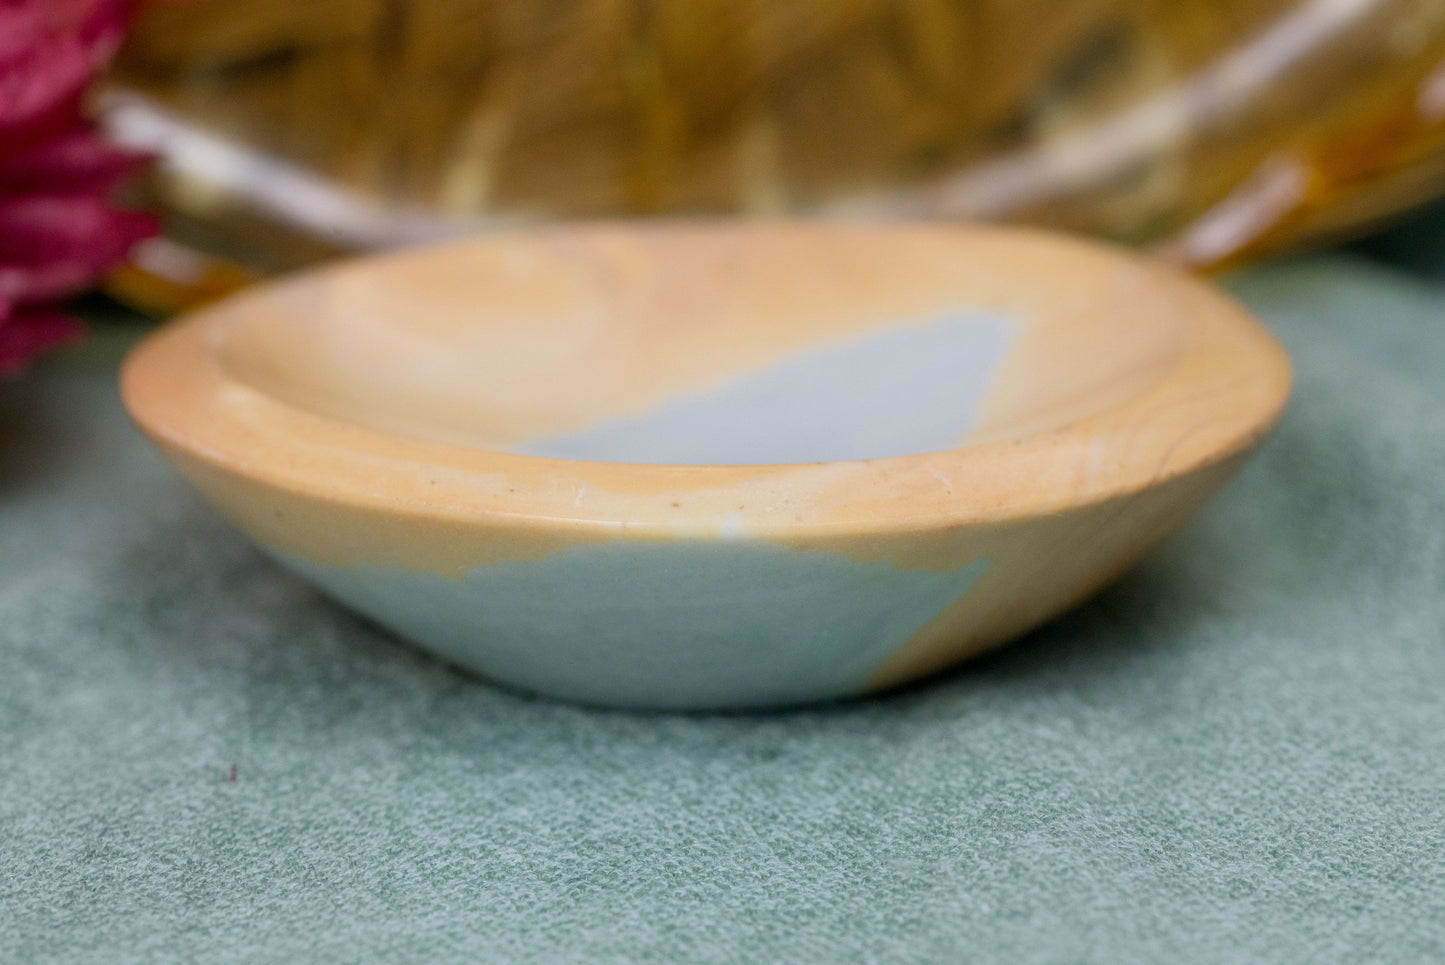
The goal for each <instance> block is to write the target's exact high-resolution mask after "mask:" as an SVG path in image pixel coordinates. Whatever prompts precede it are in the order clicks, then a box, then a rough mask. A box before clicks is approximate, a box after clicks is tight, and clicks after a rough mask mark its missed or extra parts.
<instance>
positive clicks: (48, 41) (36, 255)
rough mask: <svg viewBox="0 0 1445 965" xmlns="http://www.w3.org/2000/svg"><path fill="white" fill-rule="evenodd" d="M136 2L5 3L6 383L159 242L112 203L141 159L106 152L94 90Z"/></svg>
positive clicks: (71, 328)
mask: <svg viewBox="0 0 1445 965" xmlns="http://www.w3.org/2000/svg"><path fill="white" fill-rule="evenodd" d="M133 9H134V0H0V375H5V374H14V373H16V372H19V371H20V370H21V369H22V368H23V367H24V366H25V364H26V363H27V362H28V361H29V360H30V359H31V358H33V357H34V356H35V355H36V354H38V353H39V352H41V351H43V350H45V349H47V348H50V347H52V346H55V345H58V344H60V343H63V342H66V341H69V340H71V339H72V338H74V337H75V336H76V335H78V334H79V332H80V326H79V323H78V322H77V321H76V320H75V319H73V318H71V317H70V316H69V315H67V314H66V313H65V312H64V311H62V310H61V309H59V308H57V307H56V303H57V302H58V301H59V300H60V299H63V298H66V297H68V296H70V295H74V294H76V293H77V292H80V291H83V290H85V289H86V288H89V287H91V286H92V285H94V284H95V282H96V281H97V280H98V279H99V278H101V277H102V276H103V275H104V274H105V273H106V272H108V271H109V270H110V269H111V268H113V267H115V266H116V265H117V264H118V263H119V262H120V261H121V260H122V259H124V258H125V255H126V253H127V252H128V251H129V250H130V248H131V246H132V245H134V244H135V243H136V242H138V241H141V240H142V239H145V238H149V237H151V236H153V235H155V234H156V233H158V231H159V224H158V223H157V221H156V220H155V219H154V218H153V217H151V216H150V215H146V214H141V213H138V212H134V211H125V210H122V209H119V208H116V207H114V206H113V205H112V204H110V202H109V201H108V200H107V195H108V194H109V192H110V190H111V189H112V188H113V187H115V185H116V184H117V183H118V182H119V181H120V180H121V179H122V178H124V177H125V176H126V175H127V174H129V173H131V172H132V171H133V170H134V169H135V168H136V167H137V166H138V164H139V163H141V161H142V160H143V159H141V158H138V157H136V156H135V155H131V154H128V153H126V152H124V151H121V150H119V149H117V148H114V147H112V146H110V145H109V144H107V143H106V142H105V141H104V140H102V139H101V138H100V136H99V135H98V134H97V133H96V132H95V129H94V127H93V126H92V124H91V122H90V121H89V120H88V119H87V118H86V116H85V114H84V113H83V107H84V98H85V92H86V89H87V87H88V86H89V85H90V82H91V80H92V79H93V78H94V77H95V76H96V74H97V73H98V72H99V71H101V70H102V69H103V68H104V67H105V66H106V64H108V63H109V62H110V58H111V57H112V56H113V55H114V54H115V51H116V48H117V47H118V46H119V45H120V40H121V37H122V35H123V34H124V32H125V28H126V26H127V25H128V23H129V22H130V16H131V13H132V11H133Z"/></svg>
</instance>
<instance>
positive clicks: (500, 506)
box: [122, 222, 1290, 709]
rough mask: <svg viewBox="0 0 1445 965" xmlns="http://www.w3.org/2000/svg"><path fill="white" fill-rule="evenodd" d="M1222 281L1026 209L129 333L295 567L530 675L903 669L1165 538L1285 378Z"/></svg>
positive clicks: (151, 395) (509, 269)
mask: <svg viewBox="0 0 1445 965" xmlns="http://www.w3.org/2000/svg"><path fill="white" fill-rule="evenodd" d="M1289 383H1290V374H1289V363H1288V360H1287V358H1286V356H1285V354H1284V352H1283V351H1282V350H1281V349H1280V347H1279V346H1278V344H1277V343H1276V342H1275V341H1274V340H1273V339H1272V338H1271V337H1270V336H1269V335H1268V334H1267V333H1266V332H1265V331H1264V330H1263V329H1262V328H1261V327H1260V326H1259V325H1258V324H1257V323H1256V322H1255V321H1253V320H1252V319H1251V318H1250V317H1249V316H1248V315H1247V314H1246V313H1245V312H1244V311H1243V310H1242V309H1240V308H1239V307H1238V306H1237V305H1235V304H1234V303H1233V302H1232V301H1230V300H1229V299H1227V298H1226V297H1224V296H1223V295H1221V294H1220V293H1219V292H1217V291H1216V290H1215V289H1214V288H1212V287H1211V286H1209V285H1208V284H1206V283H1204V282H1201V281H1198V280H1196V279H1193V278H1190V277H1187V276H1185V275H1183V274H1180V273H1178V272H1176V271H1174V270H1172V269H1169V268H1167V267H1164V266H1162V265H1159V264H1154V263H1151V262H1150V261H1147V260H1145V259H1143V258H1141V257H1138V256H1134V255H1129V254H1125V253H1123V252H1119V251H1115V250H1113V249H1110V248H1106V247H1103V246H1100V245H1096V244H1092V243H1085V242H1080V241H1075V240H1068V239H1064V238H1060V237H1057V236H1053V235H1048V234H1043V233H1037V232H1030V231H1024V230H1018V229H995V228H970V227H957V226H921V225H889V226H843V225H836V224H834V225H820V224H810V223H792V222H743V223H738V222H722V223H707V222H702V223H691V224H688V223H684V224H656V225H650V226H639V225H626V224H619V225H606V224H602V225H592V226H580V227H565V228H553V229H545V230H527V231H516V232H505V233H498V234H492V235H488V236H485V237H482V238H478V239H475V240H468V241H463V242H457V243H452V244H449V245H445V246H442V247H436V248H429V249H421V250H413V251H408V252H403V253H400V254H390V255H386V256H381V257H375V258H366V259H361V260H357V261H353V262H349V263H343V264H340V265H337V266H335V267H330V268H326V269H322V270H319V271H314V272H311V273H306V274H302V275H298V276H294V277H291V278H289V279H285V280H282V281H279V282H276V283H272V284H267V285H262V286H259V287H256V288H253V289H251V290H249V291H246V292H244V293H242V294H240V295H238V296H235V297H232V298H230V299H229V300H227V301H224V302H221V303H219V304H216V305H214V306H212V307H208V308H205V309H202V310H200V311H197V312H195V313H193V314H191V315H190V316H188V317H186V318H183V319H181V320H178V321H176V322H174V323H172V324H170V325H168V326H166V327H164V328H163V329H161V330H160V331H158V332H157V333H155V334H154V335H152V336H151V337H150V338H149V339H147V340H146V341H145V342H144V343H143V344H141V345H140V346H139V347H137V348H136V349H135V350H134V352H133V353H132V355H131V356H130V357H129V358H128V359H127V361H126V364H125V367H124V370H123V372H122V391H123V396H124V399H125V402H126V405H127V406H128V408H129V410H130V412H131V413H132V415H133V417H134V418H135V420H136V421H137V423H138V424H139V425H140V426H141V428H142V429H143V430H144V431H145V432H146V433H147V434H148V435H149V437H150V438H151V439H152V440H153V441H154V442H155V443H156V444H157V445H158V446H159V447H160V449H161V450H162V451H163V452H164V454H165V455H166V456H167V457H168V459H169V460H170V461H171V462H172V463H173V464H174V465H175V467H176V468H177V469H178V470H179V471H180V473H181V474H182V475H183V476H184V477H185V478H186V479H187V480H189V481H190V482H191V483H192V484H193V485H194V486H195V487H196V488H197V489H198V490H199V491H200V492H201V493H202V494H204V496H205V497H206V498H207V499H208V500H209V501H210V502H211V503H212V504H214V505H215V507H216V508H217V509H218V510H219V511H220V512H221V513H222V514H223V515H224V516H226V517H227V518H228V519H229V520H230V521H231V522H233V523H234V524H235V525H236V526H237V527H239V528H240V529H241V530H243V531H244V532H245V533H247V534H248V535H249V536H250V537H251V538H252V539H253V540H255V542H256V543H257V544H259V545H260V546H261V547H262V548H264V549H265V550H266V551H267V552H268V553H269V554H271V555H272V556H273V557H275V558H276V559H277V560H278V561H280V563H281V564H283V565H284V566H286V567H289V568H290V569H292V570H294V571H295V572H296V573H298V574H300V575H301V576H302V577H304V578H306V579H308V580H310V581H312V582H314V583H315V584H316V585H317V586H319V587H321V588H322V589H323V590H324V591H325V592H327V593H328V594H330V595H331V596H333V597H335V598H336V599H337V600H339V601H341V602H343V603H345V604H346V605H348V606H350V607H352V608H354V609H355V610H357V611H359V612H361V613H363V614H366V615H368V616H369V617H371V618H373V619H374V620H375V621H377V622H378V623H380V624H383V625H384V626H386V627H389V628H391V629H393V630H394V631H395V632H396V633H397V634H399V635H400V636H402V637H404V638H407V639H409V640H411V641H413V642H415V643H416V644H418V645H420V646H422V647H423V648H426V649H428V650H431V651H432V652H434V653H436V654H438V655H440V656H442V657H444V658H445V659H447V660H449V661H452V662H453V663H455V664H458V665H461V666H462V667H465V668H468V669H470V670H473V671H476V672H478V673H480V674H483V675H485V676H487V677H490V678H492V679H494V680H497V681H500V682H503V683H505V684H509V685H512V686H514V687H518V688H522V689H525V690H529V691H534V692H541V693H545V694H550V695H554V696H558V697H562V698H566V699H571V700H576V701H583V702H588V703H596V704H608V705H621V706H629V707H651V708H695V709H701V708H743V707H771V706H781V705H787V704H795V703H800V702H807V701H816V700H824V699H830V698H839V697H847V696H851V695H857V694H863V693H867V692H870V691H876V690H880V689H884V688H888V687H890V686H893V685H896V684H900V683H902V682H904V681H908V680H912V679H914V678H918V677H920V676H923V675H926V674H929V673H931V672H934V671H937V670H939V669H940V668H943V667H946V666H948V665H950V664H953V663H955V662H957V661H959V660H961V659H963V658H966V657H969V656H971V655H974V654H977V653H980V652H981V651H984V650H986V649H988V648H990V647H993V646H995V645H997V644H1000V643H1002V642H1004V641H1006V640H1008V639H1010V638H1012V637H1015V636H1017V635H1018V634H1020V633H1022V632H1023V631H1025V630H1028V629H1029V628H1031V627H1033V626H1035V625H1037V624H1038V623H1040V622H1041V621H1043V620H1046V619H1048V618H1049V617H1051V616H1053V615H1055V614H1057V613H1059V612H1060V611H1062V610H1063V609H1065V608H1067V607H1069V606H1071V605H1073V604H1074V603H1076V602H1078V601H1079V600H1081V599H1083V598H1084V597H1086V596H1088V595H1089V594H1090V593H1092V592H1094V591H1095V590H1096V589H1098V588H1099V587H1101V586H1102V585H1103V584H1105V583H1107V582H1108V581H1109V580H1111V579H1113V578H1115V577H1116V576H1118V575H1119V574H1120V573H1121V572H1123V571H1124V570H1125V569H1127V568H1128V567H1129V566H1130V565H1131V564H1133V563H1135V562H1136V561H1137V560H1138V559H1139V558H1140V557H1141V556H1142V555H1143V554H1144V553H1145V552H1147V551H1148V550H1149V549H1150V548H1151V547H1152V546H1154V545H1155V544H1156V543H1157V542H1158V541H1159V540H1160V539H1162V538H1163V537H1164V536H1165V535H1166V534H1168V533H1169V532H1170V531H1171V530H1173V529H1175V528H1176V527H1178V526H1179V525H1180V524H1181V523H1182V522H1184V521H1185V520H1186V519H1187V518H1188V517H1189V516H1190V515H1191V514H1192V513H1193V512H1195V511H1196V510H1197V509H1198V508H1199V507H1200V506H1201V505H1202V504H1203V503H1204V502H1205V501H1206V500H1207V499H1208V498H1209V497H1210V496H1211V495H1212V494H1214V493H1215V492H1216V491H1217V490H1218V489H1219V488H1220V487H1221V486H1222V485H1223V484H1224V483H1225V482H1226V481H1227V480H1228V479H1229V477H1230V476H1231V475H1232V474H1233V473H1234V472H1235V471H1236V470H1238V469H1239V467H1240V466H1241V465H1242V463H1243V462H1244V461H1245V459H1246V458H1248V456H1249V455H1250V453H1251V452H1252V451H1253V450H1254V449H1255V448H1256V447H1257V445H1258V444H1259V443H1260V441H1261V440H1262V439H1263V438H1264V436H1265V435H1266V433H1267V432H1268V431H1269V429H1270V428H1271V427H1272V425H1273V424H1274V423H1275V421H1276V420H1277V418H1278V416H1279V414H1280V412H1281V409H1282V408H1283V406H1284V403H1285V400H1286V397H1287V395H1288V392H1289Z"/></svg>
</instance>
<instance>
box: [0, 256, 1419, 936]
mask: <svg viewBox="0 0 1445 965" xmlns="http://www.w3.org/2000/svg"><path fill="white" fill-rule="evenodd" d="M1232 284H1233V286H1234V288H1235V289H1236V291H1238V292H1239V293H1241V294H1242V295H1243V296H1244V297H1245V299H1246V300H1247V301H1248V302H1249V303H1251V304H1252V305H1253V306H1255V307H1256V308H1257V309H1258V310H1259V311H1260V312H1261V313H1262V315H1263V316H1264V317H1265V318H1266V320H1267V321H1268V322H1269V323H1270V324H1271V325H1272V326H1274V328H1275V329H1276V331H1277V332H1278V333H1279V334H1280V335H1281V337H1282V338H1283V339H1284V341H1285V342H1286V343H1287V344H1288V345H1289V347H1290V348H1291V350H1292V351H1293V353H1294V355H1295V359H1296V364H1297V378H1298V386H1297V390H1296V395H1295V398H1294V402H1293V404H1292V408H1291V411H1290V413H1289V415H1288V416H1287V418H1286V420H1285V422H1284V424H1283V425H1282V427H1281V428H1280V430H1279V432H1278V434H1277V435H1276V436H1275V438H1274V439H1273V440H1272V441H1271V442H1270V443H1269V445H1268V446H1267V447H1266V449H1265V451H1264V452H1263V453H1262V454H1261V456H1260V457H1259V458H1258V459H1257V461H1255V462H1254V463H1253V464H1251V466H1250V467H1249V468H1248V469H1247V470H1246V471H1245V472H1244V474H1243V475H1242V476H1241V477H1240V478H1239V479H1238V480H1237V481H1236V482H1235V483H1234V484H1233V485H1232V487H1231V488H1230V489H1229V490H1227V492H1226V493H1225V494H1224V495H1223V496H1222V497H1221V498H1220V499H1219V500H1218V501H1217V502H1216V503H1214V504H1213V505H1212V506H1211V508H1210V509H1209V510H1207V511H1206V512H1205V514H1204V515H1202V516H1201V517H1200V518H1199V519H1198V520H1197V521H1196V522H1195V523H1194V524H1193V525H1192V526H1191V527H1190V528H1189V529H1187V530H1186V531H1185V532H1183V533H1182V534H1180V535H1179V536H1177V537H1175V538H1173V539H1172V540H1171V541H1170V542H1169V543H1167V544H1166V545H1165V547H1164V548H1162V549H1161V550H1160V551H1159V552H1158V553H1156V554H1155V555H1154V556H1152V557H1151V558H1150V559H1149V560H1148V561H1147V562H1146V563H1145V564H1144V565H1142V566H1141V567H1140V568H1139V569H1138V570H1136V571H1135V572H1134V573H1133V574H1132V575H1130V576H1128V577H1127V578H1126V579H1124V580H1123V581H1122V582H1120V583H1119V584H1117V585H1116V586H1115V587H1113V588H1112V589H1109V590H1107V591H1106V592H1104V593H1103V594H1102V595H1100V596H1099V597H1097V598H1096V599H1095V600H1094V601H1092V602H1091V603H1089V604H1087V605H1085V606H1084V607H1082V608H1081V609H1079V610H1077V611H1075V612H1073V613H1072V614H1070V615H1068V616H1066V617H1064V618H1062V619H1060V620H1058V621H1056V622H1054V623H1053V624H1051V625H1049V626H1048V627H1046V628H1044V629H1042V630H1040V631H1038V632H1036V633H1034V634H1032V635H1031V636H1029V637H1028V638H1026V639H1024V640H1022V641H1020V642H1018V643H1016V644H1014V645H1013V646H1011V647H1009V648H1007V649H1005V650H1003V651H1001V652H999V653H997V654H996V655H994V656H991V657H987V658H984V659H982V660H979V661H977V662H974V663H972V664H971V665H968V666H966V667H965V668H963V669H960V670H958V671H955V672H952V673H950V674H948V675H945V676H943V677H941V678H938V679H935V680H932V681H929V682H927V683H925V684H922V685H919V686H916V687H913V688H912V689H909V690H907V691H904V692H900V693H895V694H892V695H889V696H886V697H883V698H879V699H872V700H867V701H860V702H855V703H849V704H843V705H838V706H832V707H826V708H820V709H814V710H808V711H802V712H792V713H783V714H768V715H747V716H675V715H674V716H668V715H645V714H632V713H622V712H604V711H595V710H586V709H581V708H577V707H572V706H565V705H560V704H555V703H551V702H548V701H545V700H540V699H530V698H527V697H522V696H518V695H515V694H511V693H507V692H504V691H501V690H499V689H496V688H494V687H492V686H490V685H488V684H485V683H482V682H479V681H478V680H476V679H473V678H470V677H467V676H465V675H463V674H461V673H458V672H456V671H454V670H452V669H449V668H448V667H446V666H443V665H441V664H440V663H437V662H435V661H433V660H431V659H429V658H427V657H426V656H424V655H421V654H419V653H416V652H413V651H412V650H409V649H407V648H405V647H403V646H401V645H399V644H398V643H396V642H395V641H393V640H392V639H391V638H390V637H388V636H387V635H386V634H385V633H383V632H381V631H379V630H377V629H375V628H373V627H371V626H369V625H367V624H366V623H364V622H362V621H361V620H358V619H356V618H355V617H353V616H351V615H349V614H348V613H347V612H345V611H343V610H341V609H339V608H338V607H336V606H334V605H332V604H330V603H328V602H327V601H325V600H323V599H322V598H321V597H319V596H318V595H317V594H316V593H315V592H314V591H312V590H311V589H310V588H308V587H307V586H306V585H305V584H303V583H302V582H300V581H298V580H297V579H295V578H293V577H291V576H289V575H288V574H286V573H285V572H282V571H281V570H279V569H278V568H276V567H275V566H274V565H272V564H271V563H269V562H268V561H266V560H265V559H263V558H262V557H261V555H260V554H259V553H257V552H256V551H255V550H253V549H251V548H250V546H249V545H248V544H247V543H246V542H245V541H244V540H243V539H242V538H241V537H240V536H238V535H236V534H235V533H233V532H232V531H231V530H230V529H229V528H227V526H225V525H224V524H223V523H221V522H220V521H219V520H218V519H217V518H216V517H215V516H213V515H212V513H211V512H210V511H209V510H208V509H206V508H205V507H204V506H203V505H202V504H201V503H200V502H199V500H198V499H197V498H196V497H195V496H193V495H192V494H191V493H190V491H189V490H188V489H187V488H186V487H185V486H184V485H183V484H182V483H181V482H180V481H179V479H177V478H176V477H175V476H173V475H172V474H171V473H170V472H169V471H168V470H167V469H166V467H165V466H164V465H163V464H162V463H161V461H160V459H159V457H158V456H156V455H155V454H154V453H153V452H152V451H151V450H150V449H149V448H148V447H147V446H146V445H145V444H144V443H143V442H142V441H141V440H140V438H139V437H138V436H137V434H136V433H135V432H134V431H133V430H132V429H131V428H130V427H129V425H128V423H127V422H126V420H125V418H124V416H123V415H122V413H121V411H120V408H119V404H118V401H117V399H116V395H115V389H114V385H113V376H114V372H113V364H114V363H113V359H112V358H109V357H107V356H108V353H107V352H106V351H105V348H106V346H105V344H104V339H102V341H101V342H97V343H93V344H92V346H91V348H90V350H89V354H88V355H82V356H72V357H71V358H70V359H68V360H64V361H61V362H59V363H55V364H51V365H49V366H46V367H45V368H43V369H42V370H41V371H39V372H37V373H35V375H34V376H33V377H31V378H29V379H27V380H25V381H23V382H20V383H18V384H9V385H0V550H3V552H0V961H4V962H28V961H63V962H97V963H99V962H104V963H123V962H133V961H134V962H190V961H207V962H258V963H259V962H293V961H295V962H321V963H326V962H355V961H367V962H472V961H502V962H505V961H541V962H551V961H578V962H614V961H616V962H628V961H658V962H739V963H743V962H774V961H778V962H782V961H803V962H847V961H881V962H957V961H969V962H999V963H1032V962H1057V963H1074V962H1098V963H1110V965H1127V963H1136V962H1137V963H1151V965H1152V963H1158V962H1191V963H1214V962H1220V963H1225V962H1228V963H1238V962H1269V963H1274V965H1278V963H1291V962H1301V963H1303V962H1310V963H1320V962H1339V963H1359V962H1367V961H1368V962H1432V961H1433V962H1438V961H1441V960H1445V593H1442V589H1445V522H1442V521H1445V484H1442V479H1445V375H1442V373H1445V289H1442V288H1436V287H1434V285H1433V283H1430V282H1427V281H1421V280H1417V279H1414V278H1411V277H1410V276H1407V275H1404V274H1400V273H1396V272H1394V271H1392V270H1389V269H1385V268H1381V267H1377V266H1372V265H1370V264H1369V263H1368V262H1366V261H1365V260H1364V259H1362V258H1361V257H1359V256H1344V255H1331V256H1322V257H1317V258H1312V259H1307V260H1303V261H1297V262H1293V263H1287V264H1283V265H1278V266H1274V267H1272V268H1268V269H1263V270H1257V271H1255V272H1252V273H1250V274H1247V275H1244V276H1241V277H1239V278H1237V279H1235V280H1234V281H1233V282H1232ZM112 337H114V338H116V339H118V340H120V341H124V339H125V337H126V336H124V335H122V336H112ZM233 775H234V777H233Z"/></svg>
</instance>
